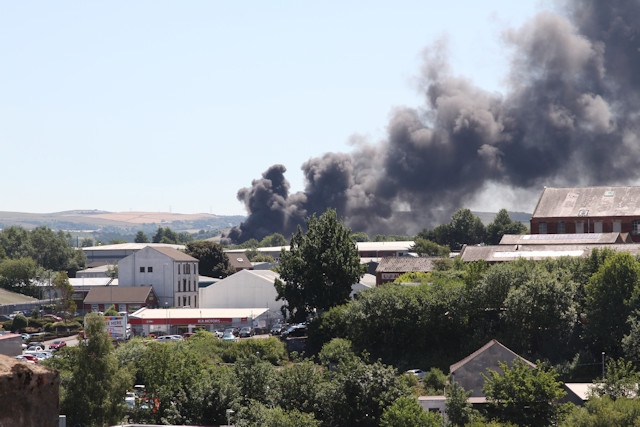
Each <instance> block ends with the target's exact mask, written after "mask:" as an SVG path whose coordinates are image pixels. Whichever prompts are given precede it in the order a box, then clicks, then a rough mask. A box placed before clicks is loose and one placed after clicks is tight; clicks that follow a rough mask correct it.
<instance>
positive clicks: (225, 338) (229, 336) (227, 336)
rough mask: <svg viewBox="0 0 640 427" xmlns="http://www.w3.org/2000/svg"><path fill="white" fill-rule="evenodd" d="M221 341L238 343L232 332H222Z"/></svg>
mask: <svg viewBox="0 0 640 427" xmlns="http://www.w3.org/2000/svg"><path fill="white" fill-rule="evenodd" d="M222 341H233V342H236V341H238V337H237V336H236V335H235V334H234V333H233V331H230V332H227V331H224V335H222Z"/></svg>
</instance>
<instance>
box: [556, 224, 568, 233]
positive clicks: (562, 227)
mask: <svg viewBox="0 0 640 427" xmlns="http://www.w3.org/2000/svg"><path fill="white" fill-rule="evenodd" d="M566 232H567V226H566V225H565V223H564V221H560V222H559V223H558V234H565V233H566Z"/></svg>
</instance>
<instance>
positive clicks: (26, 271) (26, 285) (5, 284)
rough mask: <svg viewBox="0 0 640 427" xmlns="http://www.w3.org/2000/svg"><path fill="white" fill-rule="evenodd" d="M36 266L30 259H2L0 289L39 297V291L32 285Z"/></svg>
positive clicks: (0, 264) (0, 263) (0, 262)
mask: <svg viewBox="0 0 640 427" xmlns="http://www.w3.org/2000/svg"><path fill="white" fill-rule="evenodd" d="M36 271H37V264H36V262H35V261H34V260H33V259H31V258H19V259H4V260H2V261H0V287H2V288H4V289H7V290H10V291H12V292H18V293H21V294H25V295H30V296H33V297H39V296H40V295H39V293H40V291H39V289H38V288H37V287H35V286H33V285H32V282H31V281H32V279H33V278H34V277H35V276H36Z"/></svg>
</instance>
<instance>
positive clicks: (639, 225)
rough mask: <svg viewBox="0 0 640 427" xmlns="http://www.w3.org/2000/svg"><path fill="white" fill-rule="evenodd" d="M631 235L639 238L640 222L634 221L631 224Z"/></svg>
mask: <svg viewBox="0 0 640 427" xmlns="http://www.w3.org/2000/svg"><path fill="white" fill-rule="evenodd" d="M631 234H633V235H634V236H637V235H638V234H640V220H637V219H634V220H633V221H632V222H631Z"/></svg>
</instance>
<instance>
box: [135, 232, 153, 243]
mask: <svg viewBox="0 0 640 427" xmlns="http://www.w3.org/2000/svg"><path fill="white" fill-rule="evenodd" d="M133 241H134V242H135V243H149V238H148V237H147V235H146V234H144V232H143V231H138V232H137V233H136V237H134V239H133Z"/></svg>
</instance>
